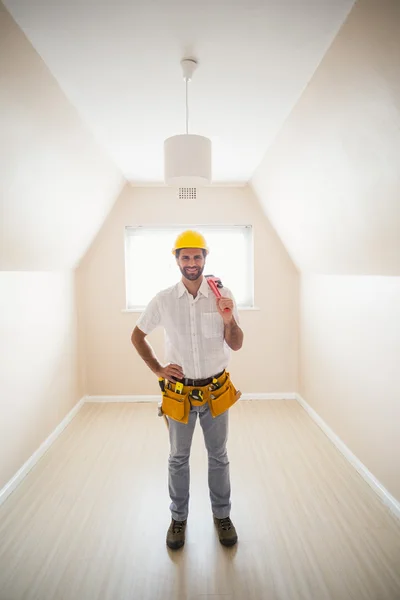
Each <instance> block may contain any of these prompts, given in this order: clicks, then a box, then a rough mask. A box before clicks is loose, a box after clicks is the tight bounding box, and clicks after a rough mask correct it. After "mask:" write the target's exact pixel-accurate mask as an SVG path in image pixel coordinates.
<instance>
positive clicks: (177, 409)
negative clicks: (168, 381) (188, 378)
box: [161, 388, 190, 424]
mask: <svg viewBox="0 0 400 600" xmlns="http://www.w3.org/2000/svg"><path fill="white" fill-rule="evenodd" d="M161 408H162V412H163V413H164V415H167V416H168V417H171V419H174V420H175V421H179V422H180V423H185V424H187V423H188V421H189V413H190V402H189V398H188V393H187V392H186V393H183V394H176V393H175V392H173V391H172V390H170V389H168V388H166V389H165V391H164V394H163V397H162V405H161Z"/></svg>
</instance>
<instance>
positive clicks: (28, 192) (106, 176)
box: [0, 4, 125, 270]
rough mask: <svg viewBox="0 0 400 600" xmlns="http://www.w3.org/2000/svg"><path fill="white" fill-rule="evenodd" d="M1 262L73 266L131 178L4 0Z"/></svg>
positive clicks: (0, 20) (14, 266) (23, 266)
mask: <svg viewBox="0 0 400 600" xmlns="http://www.w3.org/2000/svg"><path fill="white" fill-rule="evenodd" d="M0 88H1V93H0V132H1V140H0V270H51V269H69V268H72V267H74V266H75V265H76V264H77V262H78V261H79V259H80V258H81V256H82V255H83V254H84V252H85V250H86V248H87V247H88V245H89V244H90V242H91V241H92V239H93V238H94V236H95V234H96V233H97V231H98V229H99V227H100V225H101V223H102V222H103V221H104V219H105V217H106V215H107V214H108V212H109V210H110V208H111V206H112V204H113V203H114V201H115V199H116V197H117V195H118V194H119V192H120V190H121V188H122V186H123V184H124V182H125V180H124V178H123V176H122V175H121V172H120V171H119V170H118V169H117V168H116V167H115V165H114V163H113V162H112V160H111V159H110V158H109V157H108V156H107V154H106V153H105V151H104V150H102V149H101V148H100V147H99V145H98V143H97V142H96V141H95V140H94V139H93V135H92V133H91V132H89V131H88V129H87V128H86V126H85V125H84V124H83V123H82V121H81V120H80V118H79V115H78V114H77V112H76V110H75V109H74V108H73V107H72V106H71V104H70V102H69V101H68V100H67V99H66V98H65V96H64V94H63V93H62V92H61V90H60V88H59V86H58V84H57V82H56V81H55V80H54V78H53V77H52V75H51V74H50V72H49V70H48V68H47V67H46V65H45V64H44V63H43V61H42V60H41V58H40V57H39V56H38V55H37V53H36V51H35V50H34V49H33V48H32V46H31V44H30V43H29V41H28V40H27V39H26V38H25V35H24V34H23V33H22V31H21V30H20V28H19V27H18V26H17V25H16V23H15V22H14V21H13V19H12V18H11V16H10V15H9V14H8V13H7V11H6V10H5V8H4V6H3V5H2V4H0Z"/></svg>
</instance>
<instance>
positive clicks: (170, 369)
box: [156, 363, 183, 381]
mask: <svg viewBox="0 0 400 600" xmlns="http://www.w3.org/2000/svg"><path fill="white" fill-rule="evenodd" d="M156 375H157V376H158V377H163V378H164V379H168V381H175V380H176V379H183V371H182V367H180V366H179V365H175V364H173V363H171V364H169V365H167V366H166V367H163V368H162V369H160V371H158V372H157V373H156Z"/></svg>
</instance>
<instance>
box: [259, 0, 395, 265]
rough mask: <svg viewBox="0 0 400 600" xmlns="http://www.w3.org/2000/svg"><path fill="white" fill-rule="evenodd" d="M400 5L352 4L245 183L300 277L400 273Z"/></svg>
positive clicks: (387, 0)
mask: <svg viewBox="0 0 400 600" xmlns="http://www.w3.org/2000/svg"><path fill="white" fill-rule="evenodd" d="M399 56H400V2H399V1H398V0H379V1H376V0H359V1H358V2H356V4H355V6H354V8H353V9H352V11H351V13H350V15H349V17H348V19H347V20H346V22H345V23H344V25H343V27H342V28H341V30H340V31H339V33H338V35H337V37H336V38H335V40H334V41H333V43H332V45H331V47H330V48H329V50H328V52H327V53H326V55H325V56H324V58H323V60H322V61H321V64H320V66H319V68H318V69H317V71H316V73H315V75H314V76H313V78H312V79H311V81H310V83H309V85H308V86H307V88H306V89H305V91H304V93H303V95H302V96H301V98H300V99H299V101H298V103H297V104H296V106H295V108H294V109H293V111H292V113H291V114H290V116H289V117H288V119H287V121H286V123H285V125H284V126H283V127H282V129H281V131H280V132H279V134H278V136H277V138H276V140H275V142H274V144H272V145H271V147H270V149H269V150H268V152H267V154H266V156H265V158H264V160H263V161H262V163H261V164H260V166H259V168H258V169H257V171H256V173H255V175H254V177H253V179H252V184H253V186H254V189H255V191H256V192H257V194H258V196H259V198H260V202H261V204H262V206H263V207H264V210H265V212H266V214H267V216H268V217H269V219H270V221H271V223H272V225H273V226H274V228H275V229H276V231H277V232H278V235H279V236H280V238H281V240H282V241H283V243H284V244H285V247H286V248H287V249H288V252H289V254H290V256H291V257H292V258H293V260H294V262H295V264H296V265H298V267H299V269H300V270H301V271H302V272H313V273H321V274H339V275H340V274H342V275H345V274H349V275H397V276H399V275H400V235H399V232H400V201H399V198H400V127H399V123H400V68H399Z"/></svg>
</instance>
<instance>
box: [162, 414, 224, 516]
mask: <svg viewBox="0 0 400 600" xmlns="http://www.w3.org/2000/svg"><path fill="white" fill-rule="evenodd" d="M228 412H229V411H226V412H224V413H222V415H219V416H218V417H215V418H213V417H212V416H211V413H210V409H209V406H208V404H205V405H204V406H193V407H192V409H191V411H190V414H189V422H188V423H187V425H185V424H184V423H179V422H178V421H174V419H170V418H168V421H169V440H170V456H169V461H168V463H169V469H168V471H169V473H168V484H169V495H170V497H171V501H172V502H171V505H170V510H171V515H172V518H173V519H175V520H176V521H184V520H185V519H187V516H188V512H189V484H190V469H189V457H190V448H191V445H192V438H193V432H194V428H195V425H196V420H197V415H199V420H200V425H201V427H202V429H203V434H204V442H205V446H206V448H207V452H208V487H209V490H210V500H211V507H212V512H213V515H214V517H217V518H218V519H224V518H225V517H229V514H230V510H231V502H230V495H231V486H230V479H229V460H228V455H227V451H226V442H227V440H228Z"/></svg>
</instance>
